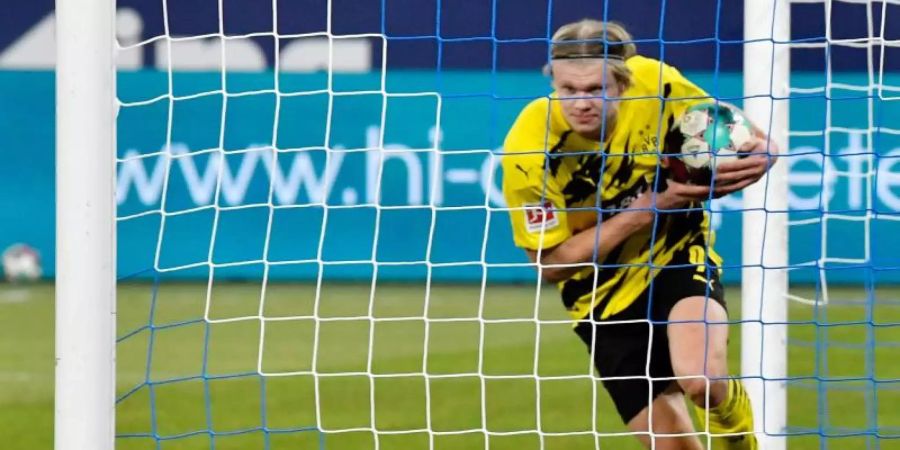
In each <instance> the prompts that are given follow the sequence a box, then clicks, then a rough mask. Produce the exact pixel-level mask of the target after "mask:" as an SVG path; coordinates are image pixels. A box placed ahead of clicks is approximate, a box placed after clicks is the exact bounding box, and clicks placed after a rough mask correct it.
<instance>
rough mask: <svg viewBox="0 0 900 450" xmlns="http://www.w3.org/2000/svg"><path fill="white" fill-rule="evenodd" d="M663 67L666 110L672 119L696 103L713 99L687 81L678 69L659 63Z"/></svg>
mask: <svg viewBox="0 0 900 450" xmlns="http://www.w3.org/2000/svg"><path fill="white" fill-rule="evenodd" d="M661 64H662V66H663V69H662V74H663V83H664V84H663V85H664V86H669V91H670V92H668V93H667V94H668V95H667V97H668V98H669V99H670V100H668V101H667V102H666V109H668V110H669V113H670V114H672V115H673V116H674V117H676V118H678V117H681V115H682V114H684V111H685V110H687V109H688V108H690V107H691V106H693V105H696V104H698V103H707V102H711V101H714V99H713V98H712V97H711V96H710V95H709V94H708V93H707V92H706V91H704V90H703V89H701V88H700V87H699V86H697V85H696V84H694V83H693V82H692V81H691V80H688V79H687V78H686V77H685V76H684V75H682V74H681V72H680V71H678V69H676V68H674V67H672V66H670V65H668V64H664V63H661Z"/></svg>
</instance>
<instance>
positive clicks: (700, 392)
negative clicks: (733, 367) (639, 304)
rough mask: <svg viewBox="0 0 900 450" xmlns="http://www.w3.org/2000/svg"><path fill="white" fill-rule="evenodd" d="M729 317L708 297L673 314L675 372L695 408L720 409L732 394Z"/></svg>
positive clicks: (671, 334)
mask: <svg viewBox="0 0 900 450" xmlns="http://www.w3.org/2000/svg"><path fill="white" fill-rule="evenodd" d="M727 321H728V314H727V313H726V312H725V308H723V307H722V305H720V304H719V303H717V302H715V301H711V300H708V299H707V298H706V297H700V296H695V297H688V298H685V299H683V300H681V301H679V302H677V303H676V304H675V306H673V307H672V310H671V311H670V312H669V317H668V322H669V325H668V327H667V334H668V335H669V353H670V354H671V358H672V371H673V372H674V373H675V376H676V377H690V378H679V379H678V384H679V385H680V386H681V389H682V390H683V391H684V394H685V395H686V396H687V397H688V398H690V399H691V401H693V402H694V404H696V405H698V406H701V407H705V406H706V402H707V387H709V405H710V406H712V407H716V406H718V405H719V404H721V403H722V402H723V401H724V400H725V398H726V397H727V394H728V380H727V379H726V378H727V377H728V324H727Z"/></svg>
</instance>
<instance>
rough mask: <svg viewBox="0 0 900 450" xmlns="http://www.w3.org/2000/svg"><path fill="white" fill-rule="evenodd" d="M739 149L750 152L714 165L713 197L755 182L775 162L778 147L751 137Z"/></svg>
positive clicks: (767, 141) (772, 143)
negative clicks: (739, 157) (741, 156)
mask: <svg viewBox="0 0 900 450" xmlns="http://www.w3.org/2000/svg"><path fill="white" fill-rule="evenodd" d="M741 151H744V152H749V153H750V154H749V155H748V156H746V157H744V158H741V159H737V160H734V161H728V162H725V163H722V164H719V165H718V166H717V167H716V177H715V189H714V191H713V194H714V195H713V196H714V197H715V198H718V197H722V196H724V195H728V194H731V193H732V192H737V191H739V190H741V189H743V188H745V187H747V186H750V185H751V184H753V183H756V182H757V181H758V180H759V179H760V178H762V176H763V175H765V174H766V172H767V171H768V170H769V168H770V167H772V165H773V164H775V161H777V159H778V157H777V156H776V155H777V154H778V147H777V146H776V145H775V143H774V142H772V141H769V140H766V139H762V138H759V137H753V138H752V139H751V140H750V141H749V142H747V144H745V145H744V147H743V148H742V149H741Z"/></svg>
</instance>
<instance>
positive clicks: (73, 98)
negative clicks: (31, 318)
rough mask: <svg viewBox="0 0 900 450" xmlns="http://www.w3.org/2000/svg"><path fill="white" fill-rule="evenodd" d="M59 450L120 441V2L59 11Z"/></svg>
mask: <svg viewBox="0 0 900 450" xmlns="http://www.w3.org/2000/svg"><path fill="white" fill-rule="evenodd" d="M56 17H57V22H56V25H57V40H56V46H57V48H56V58H57V59H56V61H57V71H56V394H55V395H56V399H55V425H54V433H55V435H54V440H55V448H56V449H57V450H70V449H71V450H74V449H96V450H112V449H113V448H114V446H115V445H114V436H115V349H116V345H115V343H116V334H115V330H116V315H115V308H116V306H115V305H116V205H115V157H116V152H115V149H116V134H115V121H116V115H115V104H116V97H115V92H116V90H115V47H114V39H115V31H114V30H115V28H114V17H115V1H114V0H79V1H68V0H67V1H59V2H57V4H56Z"/></svg>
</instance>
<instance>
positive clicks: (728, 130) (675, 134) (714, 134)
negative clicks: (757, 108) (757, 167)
mask: <svg viewBox="0 0 900 450" xmlns="http://www.w3.org/2000/svg"><path fill="white" fill-rule="evenodd" d="M751 137H752V133H751V130H750V123H749V122H748V121H747V119H746V118H745V117H744V116H743V115H742V114H741V113H740V112H738V111H736V110H735V109H734V108H731V107H728V106H726V105H722V104H719V103H701V104H698V105H694V106H691V107H690V108H688V109H687V111H685V112H684V115H683V116H681V117H680V118H678V119H677V120H676V121H675V123H674V124H673V125H672V129H671V130H669V132H668V133H667V134H666V142H665V147H664V150H663V151H664V153H666V154H667V157H666V158H665V159H664V165H665V166H666V167H668V169H669V173H670V176H671V177H672V179H674V180H675V181H678V182H682V183H691V184H706V185H708V184H710V183H711V182H712V175H713V169H714V168H715V167H716V166H717V165H718V164H720V163H723V162H726V161H730V160H732V158H733V157H737V158H742V157H744V156H746V155H742V154H741V153H742V152H741V151H740V149H741V148H742V147H743V146H744V144H746V143H747V142H748V141H749V140H750V138H751Z"/></svg>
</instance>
